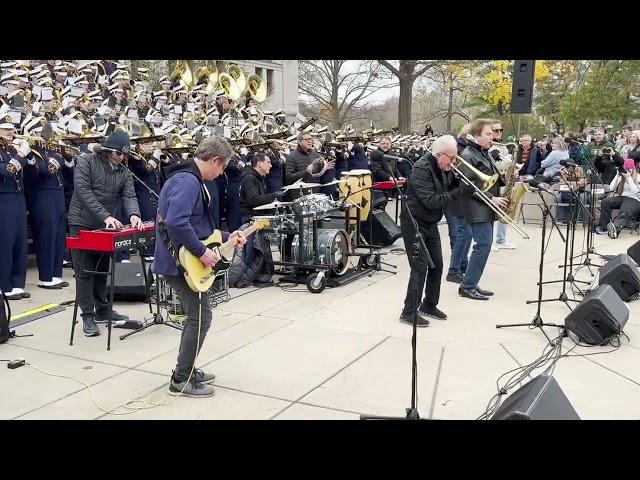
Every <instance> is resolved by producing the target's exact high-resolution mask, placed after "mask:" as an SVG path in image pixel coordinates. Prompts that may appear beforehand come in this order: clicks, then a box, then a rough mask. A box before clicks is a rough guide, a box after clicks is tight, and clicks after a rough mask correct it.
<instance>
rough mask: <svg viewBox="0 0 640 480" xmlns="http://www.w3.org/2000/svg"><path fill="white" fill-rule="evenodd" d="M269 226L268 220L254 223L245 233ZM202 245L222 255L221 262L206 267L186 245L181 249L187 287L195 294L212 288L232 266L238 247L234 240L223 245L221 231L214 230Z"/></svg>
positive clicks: (181, 263) (180, 254)
mask: <svg viewBox="0 0 640 480" xmlns="http://www.w3.org/2000/svg"><path fill="white" fill-rule="evenodd" d="M268 225H269V221H268V220H266V219H260V220H258V221H256V222H254V223H253V225H251V226H250V227H248V228H245V229H244V230H243V233H244V234H245V235H246V236H249V235H251V234H252V233H253V232H255V231H257V230H261V229H263V228H266V227H267V226H268ZM202 243H204V244H205V245H206V246H207V248H210V249H211V250H213V249H217V250H218V253H219V254H220V257H221V259H220V261H219V262H218V263H216V264H215V265H214V266H213V267H205V265H204V264H203V263H202V262H201V261H200V259H199V258H198V257H196V256H195V255H194V254H193V253H191V252H190V251H189V250H187V249H186V248H185V247H184V245H183V246H182V247H180V251H179V252H178V260H179V262H180V265H181V266H182V268H184V279H185V280H186V282H187V285H189V288H191V290H193V291H194V292H206V291H207V290H209V289H210V288H211V285H213V282H214V281H215V279H216V276H217V275H218V274H219V273H220V272H224V271H225V270H227V269H228V268H229V267H230V266H231V260H232V259H233V252H234V249H235V247H236V240H234V239H230V240H228V241H227V242H225V243H222V232H221V231H220V230H214V232H213V233H212V234H211V235H210V236H209V237H208V238H206V239H205V240H203V241H202Z"/></svg>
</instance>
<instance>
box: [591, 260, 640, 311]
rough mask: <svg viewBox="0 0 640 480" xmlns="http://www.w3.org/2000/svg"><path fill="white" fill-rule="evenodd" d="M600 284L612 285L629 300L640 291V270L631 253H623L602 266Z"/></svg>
mask: <svg viewBox="0 0 640 480" xmlns="http://www.w3.org/2000/svg"><path fill="white" fill-rule="evenodd" d="M600 285H611V286H612V287H613V289H614V290H615V291H616V293H617V294H618V296H619V297H620V298H621V299H622V300H623V301H625V302H628V301H630V300H632V299H633V297H634V296H635V295H637V294H638V293H640V270H638V267H636V266H635V264H634V263H633V260H632V259H631V257H630V256H629V255H626V254H624V253H621V254H620V255H617V256H616V257H614V258H613V259H612V260H610V261H609V262H607V263H606V264H605V265H603V266H602V268H600Z"/></svg>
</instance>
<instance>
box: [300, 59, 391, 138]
mask: <svg viewBox="0 0 640 480" xmlns="http://www.w3.org/2000/svg"><path fill="white" fill-rule="evenodd" d="M380 70H381V68H380V65H378V64H377V62H375V61H348V60H300V61H299V62H298V73H299V77H298V91H299V92H300V94H301V96H302V97H303V98H304V97H306V99H308V100H309V101H308V102H307V104H312V105H313V106H314V107H315V109H316V115H318V117H319V118H320V119H322V120H325V121H327V122H330V123H331V124H332V125H333V128H335V129H338V128H341V127H342V125H343V124H344V123H345V122H347V121H353V120H356V119H359V118H360V116H359V115H358V114H357V112H358V110H360V108H361V107H362V106H363V104H365V103H366V102H365V101H366V100H367V99H368V98H369V97H371V95H373V94H374V93H375V92H377V91H379V90H381V89H383V88H389V87H392V86H394V85H395V83H394V82H392V81H389V80H388V79H385V78H383V77H382V76H381V75H380Z"/></svg>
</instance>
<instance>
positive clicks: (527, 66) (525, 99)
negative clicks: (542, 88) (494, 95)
mask: <svg viewBox="0 0 640 480" xmlns="http://www.w3.org/2000/svg"><path fill="white" fill-rule="evenodd" d="M535 66H536V61H535V60H515V61H514V63H513V87H512V89H511V113H531V105H532V103H533V75H534V71H535Z"/></svg>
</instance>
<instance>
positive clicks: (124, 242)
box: [115, 238, 131, 248]
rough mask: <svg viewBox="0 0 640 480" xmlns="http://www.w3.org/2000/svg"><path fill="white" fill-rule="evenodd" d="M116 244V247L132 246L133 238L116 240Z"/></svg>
mask: <svg viewBox="0 0 640 480" xmlns="http://www.w3.org/2000/svg"><path fill="white" fill-rule="evenodd" d="M115 246H116V248H124V247H130V246H131V239H130V238H128V239H126V240H118V241H117V242H115Z"/></svg>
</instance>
